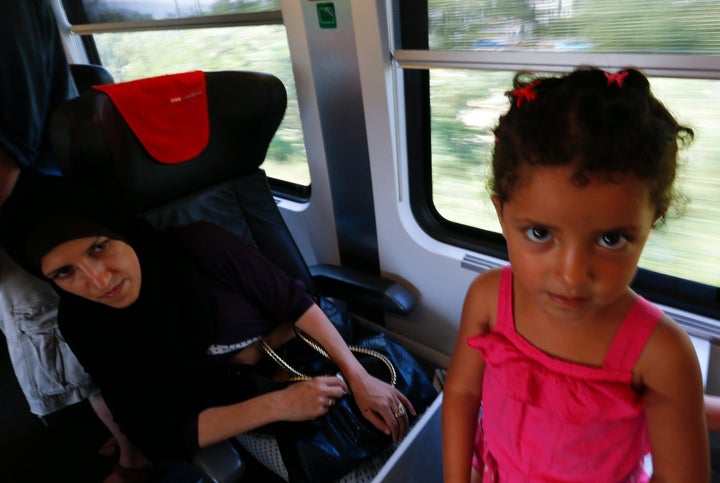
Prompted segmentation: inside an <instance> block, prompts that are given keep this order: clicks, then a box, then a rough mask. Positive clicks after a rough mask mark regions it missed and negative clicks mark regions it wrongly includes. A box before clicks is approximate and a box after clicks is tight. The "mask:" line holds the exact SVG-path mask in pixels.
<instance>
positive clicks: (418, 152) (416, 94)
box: [392, 0, 720, 339]
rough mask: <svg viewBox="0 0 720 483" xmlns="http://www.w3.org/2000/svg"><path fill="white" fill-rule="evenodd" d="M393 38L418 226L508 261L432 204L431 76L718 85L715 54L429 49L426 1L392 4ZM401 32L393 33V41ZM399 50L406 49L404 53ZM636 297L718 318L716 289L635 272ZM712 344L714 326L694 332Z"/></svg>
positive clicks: (484, 235)
mask: <svg viewBox="0 0 720 483" xmlns="http://www.w3.org/2000/svg"><path fill="white" fill-rule="evenodd" d="M393 1H394V5H393V6H394V12H395V13H396V18H395V34H396V35H395V40H396V45H395V46H394V49H393V52H392V55H393V63H394V65H395V68H397V69H398V70H401V71H402V74H403V75H402V78H403V82H404V84H403V91H404V103H405V113H404V116H405V126H406V139H405V142H406V145H407V153H408V159H409V160H412V161H411V162H408V177H409V190H410V206H411V211H412V213H413V216H414V217H415V219H416V221H417V223H418V224H419V226H420V227H421V228H422V229H423V230H424V231H425V232H426V233H427V234H428V235H429V236H431V237H433V238H435V239H437V240H440V241H442V242H445V243H448V244H450V245H454V246H458V247H461V248H464V249H468V250H471V251H474V252H478V253H481V254H484V255H488V256H491V257H494V258H498V259H501V260H507V259H508V256H507V247H506V245H505V241H504V238H503V237H502V235H501V234H499V233H496V232H492V231H488V230H483V229H480V228H476V227H472V226H468V225H463V224H460V223H456V222H452V221H450V220H448V219H446V218H444V217H443V216H442V215H440V213H439V212H438V210H437V209H436V207H435V205H434V202H433V193H432V187H433V180H432V169H433V167H432V147H431V145H430V142H431V141H430V140H431V133H430V125H431V117H430V116H431V114H430V71H431V70H432V69H439V68H441V69H464V70H492V71H497V70H502V71H511V72H515V71H519V70H536V71H544V72H550V73H553V72H569V71H571V70H573V69H574V68H575V67H576V66H578V65H595V66H599V67H601V68H606V69H609V70H613V69H617V68H621V67H624V66H630V65H632V66H635V67H637V68H639V69H641V70H642V71H643V72H645V73H646V74H647V75H649V76H659V77H674V78H683V79H710V80H720V56H718V55H691V54H657V53H652V54H637V53H634V54H622V53H618V54H608V53H590V52H516V51H502V52H497V51H459V50H429V48H428V4H427V0H393ZM398 33H399V35H398ZM404 45H407V46H410V47H412V48H403V46H404ZM632 287H633V289H634V290H636V291H637V292H638V293H639V294H641V295H643V296H644V297H646V298H648V299H649V300H652V301H655V302H656V303H660V304H663V305H667V306H670V307H674V308H677V309H681V310H685V311H688V312H692V313H696V314H700V315H703V316H706V317H710V318H713V319H720V287H713V286H711V285H707V284H702V283H698V282H694V281H691V280H686V279H682V278H679V277H673V276H669V275H665V274H661V273H658V272H653V271H650V270H647V269H644V268H639V269H638V273H637V276H636V278H635V280H634V282H633V284H632ZM698 331H699V333H701V334H704V335H706V336H707V337H708V338H710V339H712V338H717V336H718V335H719V334H720V326H715V325H714V324H712V323H707V324H705V325H704V326H703V327H700V328H699V329H698Z"/></svg>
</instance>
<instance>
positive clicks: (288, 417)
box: [198, 376, 347, 448]
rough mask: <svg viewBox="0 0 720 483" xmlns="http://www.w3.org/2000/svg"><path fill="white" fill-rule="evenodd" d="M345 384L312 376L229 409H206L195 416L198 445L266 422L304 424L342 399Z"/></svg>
mask: <svg viewBox="0 0 720 483" xmlns="http://www.w3.org/2000/svg"><path fill="white" fill-rule="evenodd" d="M345 391H347V385H345V383H344V382H343V381H342V380H341V379H340V378H337V377H334V376H322V377H315V378H313V379H312V380H311V381H303V382H298V383H296V384H291V385H290V386H288V387H287V388H285V389H282V390H279V391H273V392H270V393H267V394H263V395H260V396H257V397H254V398H252V399H248V400H246V401H242V402H239V403H235V404H231V405H228V406H221V407H214V408H209V409H205V410H204V411H202V412H201V413H200V415H199V417H198V444H199V446H200V447H201V448H204V447H207V446H210V445H212V444H215V443H218V442H220V441H223V440H226V439H228V438H231V437H233V436H236V435H238V434H241V433H245V432H247V431H251V430H253V429H257V428H259V427H261V426H264V425H266V424H269V423H273V422H277V421H304V420H307V419H314V418H317V417H319V416H322V415H323V414H325V413H326V412H327V410H328V406H329V405H330V400H331V399H334V398H339V397H342V395H343V394H344V393H345Z"/></svg>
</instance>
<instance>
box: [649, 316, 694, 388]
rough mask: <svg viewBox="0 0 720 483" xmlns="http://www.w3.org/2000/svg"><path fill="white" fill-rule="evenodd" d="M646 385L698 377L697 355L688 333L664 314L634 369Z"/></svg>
mask: <svg viewBox="0 0 720 483" xmlns="http://www.w3.org/2000/svg"><path fill="white" fill-rule="evenodd" d="M635 373H636V377H637V378H638V379H639V380H640V381H642V384H643V385H649V386H657V385H663V384H664V383H666V382H667V379H674V380H675V381H676V382H677V380H679V379H684V378H686V377H687V376H688V375H691V374H692V375H697V374H699V365H698V360H697V354H696V352H695V349H694V347H693V344H692V341H691V340H690V337H689V336H688V334H687V332H685V330H684V329H683V328H682V327H680V325H679V324H678V323H677V322H675V321H674V320H672V319H671V318H670V317H668V316H667V315H666V314H664V313H663V314H662V315H661V316H660V319H659V320H658V323H657V325H656V326H655V329H654V330H653V332H652V334H651V335H650V337H649V338H648V341H647V344H646V345H645V348H644V350H643V352H642V354H641V356H640V359H639V360H638V362H637V364H636V366H635Z"/></svg>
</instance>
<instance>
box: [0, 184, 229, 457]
mask: <svg viewBox="0 0 720 483" xmlns="http://www.w3.org/2000/svg"><path fill="white" fill-rule="evenodd" d="M121 213H122V212H121V211H120V210H119V209H118V207H114V206H113V205H112V203H111V201H109V200H104V199H103V198H102V195H100V194H98V193H93V192H92V191H91V190H89V189H88V188H86V187H80V186H77V185H74V183H73V182H72V181H70V180H67V179H64V178H59V177H57V178H44V177H43V178H38V179H34V180H32V181H28V182H27V183H24V184H23V185H22V186H20V187H19V189H16V191H15V193H14V194H13V196H12V197H11V198H10V199H9V200H8V201H7V202H6V204H5V206H4V207H3V209H2V212H1V213H0V238H1V239H2V242H3V244H4V246H5V248H6V249H7V251H8V252H9V254H10V255H11V256H13V257H14V258H15V259H16V261H17V262H18V263H19V264H20V265H22V266H23V267H25V268H26V269H28V270H29V271H31V273H34V274H35V275H37V276H40V277H42V273H41V271H40V269H39V261H40V259H41V258H42V255H44V253H47V251H49V250H50V249H52V248H53V247H54V246H57V245H58V244H59V243H62V242H63V241H68V240H69V239H74V238H79V237H81V236H93V235H104V236H109V237H111V238H119V239H122V240H123V241H125V242H126V243H128V244H129V245H130V246H131V247H132V248H133V249H134V250H135V252H136V253H137V256H138V259H139V260H140V267H141V270H142V284H141V289H140V295H139V298H138V300H137V301H136V302H134V303H133V304H131V305H130V306H128V307H126V308H122V309H117V308H113V307H109V306H106V305H103V304H100V303H96V302H92V301H90V300H87V299H84V298H82V297H78V296H75V295H72V294H70V293H68V292H65V291H63V290H61V289H59V288H57V287H55V290H56V292H57V293H58V295H59V296H60V306H59V309H58V322H59V326H60V330H61V332H62V334H63V336H64V337H65V339H66V340H67V342H68V344H69V345H70V347H71V349H72V350H73V352H74V353H75V355H76V356H77V357H78V360H79V361H80V363H81V364H82V365H83V367H84V368H85V369H86V370H87V371H88V372H89V373H90V375H91V376H92V378H93V381H94V382H95V384H97V385H98V387H100V389H101V391H102V392H103V395H104V397H105V400H106V402H107V403H108V406H109V407H110V410H111V411H112V413H113V416H114V418H115V420H116V421H117V422H118V424H119V425H120V427H121V429H122V430H123V431H124V432H125V433H126V434H127V435H128V436H129V437H130V439H131V440H133V442H134V443H135V444H136V445H138V446H139V447H140V448H141V449H142V450H143V451H144V452H145V453H147V455H148V456H150V457H155V458H156V459H162V458H164V457H172V456H177V454H178V453H179V452H180V453H182V451H183V448H184V447H185V445H184V440H186V439H188V438H190V439H192V438H197V435H196V433H193V431H197V428H196V420H194V418H195V417H196V416H197V414H198V413H199V412H200V410H201V409H202V408H203V407H204V405H205V401H204V400H203V398H206V397H208V396H207V395H208V394H211V393H212V384H213V383H212V377H209V376H208V371H207V369H208V367H209V366H210V364H211V363H210V362H209V361H208V359H207V357H206V356H205V350H206V348H207V346H208V344H209V343H210V341H211V339H212V336H213V334H214V331H215V327H214V321H213V317H212V315H211V311H210V308H209V305H208V302H207V298H206V295H205V292H204V290H203V288H202V285H201V284H200V280H199V277H198V273H197V269H196V267H195V264H194V261H193V259H192V257H191V256H190V255H189V254H188V253H187V252H186V251H185V250H184V249H183V248H182V246H181V245H180V244H179V243H178V242H177V241H176V240H175V239H174V238H173V237H172V236H171V235H170V234H168V233H165V232H161V231H159V230H156V229H154V228H152V227H151V226H150V225H149V224H147V223H146V222H144V221H142V220H140V219H138V218H137V217H134V216H127V215H121ZM63 221H65V222H68V224H67V225H65V226H64V227H65V229H63V228H62V227H63V223H61V222H63ZM83 221H84V223H83ZM50 228H52V229H50ZM94 231H96V232H97V233H94ZM78 234H81V235H80V236H77V235H78ZM68 236H70V237H72V238H68ZM43 252H44V253H43ZM188 421H189V422H188ZM193 424H194V425H195V427H193ZM188 432H189V433H188Z"/></svg>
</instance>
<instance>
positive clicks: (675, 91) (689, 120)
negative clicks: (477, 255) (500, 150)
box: [430, 69, 720, 286]
mask: <svg viewBox="0 0 720 483" xmlns="http://www.w3.org/2000/svg"><path fill="white" fill-rule="evenodd" d="M512 76H513V73H511V72H494V71H476V70H460V69H433V70H431V71H430V112H431V113H432V115H431V133H432V134H431V144H432V189H433V193H432V196H433V202H434V204H435V208H436V209H437V210H438V212H439V213H440V215H441V216H443V217H444V218H446V219H448V220H450V221H454V222H458V223H461V224H464V225H469V226H473V227H477V228H481V229H484V230H490V231H496V232H499V231H500V227H499V225H498V223H497V219H496V217H495V213H494V210H493V207H492V204H491V203H490V199H489V196H490V195H489V192H488V189H487V179H488V174H489V163H490V158H491V153H492V147H493V142H494V136H493V134H492V129H493V128H494V127H495V124H496V122H497V119H498V117H499V115H500V114H501V113H503V112H505V111H506V110H507V108H508V100H507V98H506V97H505V94H504V93H505V91H506V90H508V89H509V88H510V86H511V84H512ZM651 83H652V88H653V91H654V93H655V95H656V96H657V97H658V98H659V99H661V100H662V101H663V102H664V103H665V104H666V106H667V107H668V108H669V109H670V111H671V112H673V114H675V116H676V117H677V118H678V120H679V121H680V122H681V123H682V124H685V125H688V126H690V127H691V128H692V129H693V130H694V131H695V141H694V142H693V144H692V145H691V146H690V148H688V149H686V150H684V151H681V158H682V162H683V165H682V167H681V171H680V178H679V183H678V187H679V188H680V190H681V191H682V193H683V194H684V195H685V196H687V198H688V203H687V205H686V211H685V213H684V214H683V215H682V216H680V217H676V218H672V219H668V221H667V223H666V225H665V226H663V227H661V228H659V229H657V230H655V231H654V232H653V234H652V235H651V237H650V239H649V241H648V245H647V247H646V249H645V251H644V253H643V256H642V259H641V261H640V266H641V267H642V268H647V269H650V270H653V271H656V272H660V273H664V274H667V275H672V276H677V277H681V278H685V279H688V280H694V281H697V282H701V283H706V284H710V285H713V286H718V285H720V252H718V251H717V250H716V249H715V246H716V243H717V240H718V239H720V223H717V220H718V219H720V163H718V162H717V160H718V159H720V137H718V136H716V134H715V133H717V132H720V114H718V111H717V109H716V106H717V105H718V101H719V100H720V81H717V80H693V79H670V78H652V79H651Z"/></svg>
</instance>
